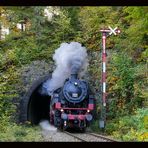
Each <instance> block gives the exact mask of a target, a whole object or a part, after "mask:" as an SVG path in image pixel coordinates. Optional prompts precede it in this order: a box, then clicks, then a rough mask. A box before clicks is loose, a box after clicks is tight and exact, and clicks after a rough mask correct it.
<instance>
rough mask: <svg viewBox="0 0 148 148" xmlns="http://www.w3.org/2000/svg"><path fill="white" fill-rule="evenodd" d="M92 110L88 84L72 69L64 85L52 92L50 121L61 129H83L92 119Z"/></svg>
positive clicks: (93, 104) (93, 100)
mask: <svg viewBox="0 0 148 148" xmlns="http://www.w3.org/2000/svg"><path fill="white" fill-rule="evenodd" d="M94 112H95V98H94V95H93V94H92V93H91V90H90V88H89V84H88V83H87V82H86V81H85V80H80V79H79V78H78V74H77V73H76V72H75V71H73V72H72V73H71V77H70V78H68V79H66V81H65V83H64V85H63V86H62V87H60V88H58V89H56V90H55V91H54V92H53V94H52V97H51V102H50V113H49V115H50V123H52V124H53V125H54V126H56V127H58V128H60V129H63V130H66V129H67V128H75V129H76V128H77V129H79V130H81V131H85V129H86V127H88V126H89V125H90V122H91V121H92V120H93V116H94Z"/></svg>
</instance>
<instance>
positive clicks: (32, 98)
mask: <svg viewBox="0 0 148 148" xmlns="http://www.w3.org/2000/svg"><path fill="white" fill-rule="evenodd" d="M50 78H51V75H49V74H48V75H45V76H43V77H40V78H39V79H38V80H36V81H35V82H33V83H32V85H31V87H30V88H29V90H28V91H27V92H26V94H25V95H24V97H23V98H22V99H21V101H20V122H22V123H24V122H26V121H30V122H31V123H32V124H38V123H39V122H40V121H41V120H43V119H47V120H49V105H50V96H43V95H41V94H40V93H39V92H38V91H39V89H40V87H41V85H42V84H43V83H44V82H45V81H46V80H47V79H50Z"/></svg>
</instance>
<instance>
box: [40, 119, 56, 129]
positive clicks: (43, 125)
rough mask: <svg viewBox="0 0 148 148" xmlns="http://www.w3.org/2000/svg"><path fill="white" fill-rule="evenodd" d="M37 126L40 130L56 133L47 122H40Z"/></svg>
mask: <svg viewBox="0 0 148 148" xmlns="http://www.w3.org/2000/svg"><path fill="white" fill-rule="evenodd" d="M39 125H40V126H41V128H42V129H43V130H48V131H57V128H56V127H54V126H53V125H51V124H50V123H49V121H48V120H43V121H41V122H40V123H39Z"/></svg>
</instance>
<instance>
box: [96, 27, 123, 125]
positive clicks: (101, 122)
mask: <svg viewBox="0 0 148 148" xmlns="http://www.w3.org/2000/svg"><path fill="white" fill-rule="evenodd" d="M100 32H102V77H101V83H102V101H101V102H102V103H101V117H100V120H99V126H100V128H105V123H106V96H107V94H106V76H107V75H106V57H107V53H106V38H107V34H109V35H112V34H114V35H117V34H119V33H120V30H119V29H117V27H116V28H114V29H112V28H111V27H110V26H109V29H102V30H100Z"/></svg>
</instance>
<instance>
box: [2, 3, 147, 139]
mask: <svg viewBox="0 0 148 148" xmlns="http://www.w3.org/2000/svg"><path fill="white" fill-rule="evenodd" d="M45 8H46V7H41V6H28V7H27V6H20V7H3V6H1V7H0V11H1V13H0V121H1V122H0V131H1V132H0V141H40V140H41V139H42V138H41V136H40V130H39V128H38V127H32V126H31V125H30V124H27V125H18V124H16V123H15V121H16V118H17V115H16V110H17V107H16V105H15V103H14V100H15V101H16V100H18V102H19V99H20V98H19V95H20V94H19V90H20V89H21V87H23V86H21V85H22V84H21V82H20V75H21V73H20V71H19V68H21V67H23V66H25V65H26V64H29V63H31V62H32V61H34V60H45V61H46V62H50V61H51V60H52V54H53V53H54V50H55V49H56V48H58V47H59V46H60V44H61V43H63V42H71V41H76V42H80V43H82V44H83V45H84V46H85V47H86V48H87V49H88V53H89V55H90V56H89V58H90V66H89V69H88V71H89V73H90V78H89V79H90V83H91V85H92V88H93V91H94V92H95V93H96V97H97V99H98V98H99V96H98V94H99V93H98V91H99V88H100V78H101V55H100V53H101V50H102V49H101V48H102V47H101V33H100V32H99V29H100V28H104V27H108V26H109V25H110V26H111V27H116V26H119V28H120V29H121V31H122V32H121V34H120V35H119V36H118V37H117V36H112V37H108V38H107V52H108V57H107V59H108V63H107V84H108V85H107V92H108V97H107V125H106V129H105V134H108V135H110V136H112V137H114V138H117V139H120V140H123V141H148V132H147V129H148V127H147V124H148V120H147V116H148V110H147V107H148V92H147V57H148V7H147V6H138V7H135V6H134V7H133V6H132V7H128V6H124V7H121V6H114V7H111V6H108V7H82V6H81V7H48V8H47V9H48V10H49V12H50V13H51V14H52V19H49V18H47V17H46V16H44V9H45ZM18 22H20V23H21V22H22V23H24V24H25V30H23V28H22V29H18V28H17V27H16V26H17V23H18ZM2 26H5V27H9V29H10V34H9V35H7V36H6V38H5V39H2V38H1V37H2V30H1V27H2ZM94 53H95V54H94ZM93 80H95V82H94V81H93ZM20 86H21V87H20ZM98 106H99V105H98ZM92 129H94V131H98V132H101V131H99V129H98V121H95V122H94V123H93V125H92Z"/></svg>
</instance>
